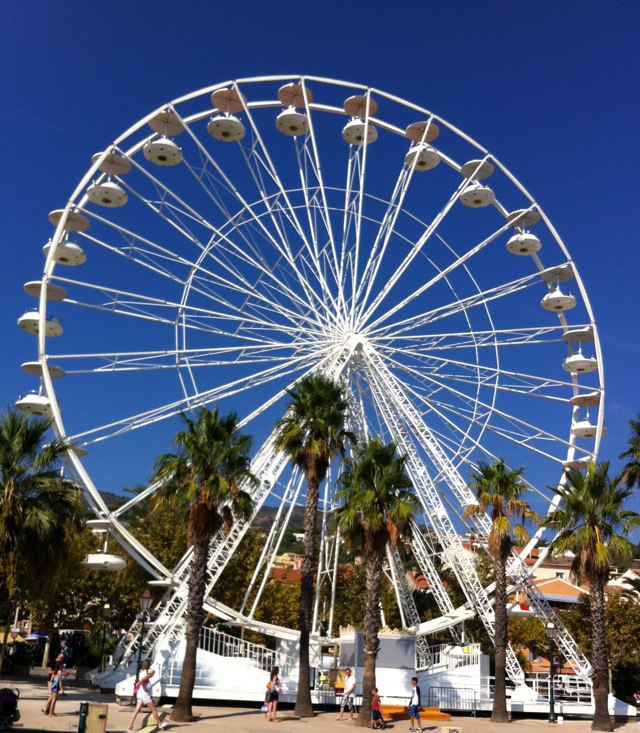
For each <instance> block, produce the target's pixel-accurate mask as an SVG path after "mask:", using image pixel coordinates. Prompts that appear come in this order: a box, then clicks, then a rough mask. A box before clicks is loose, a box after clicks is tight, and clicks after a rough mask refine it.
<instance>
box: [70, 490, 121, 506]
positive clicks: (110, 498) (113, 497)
mask: <svg viewBox="0 0 640 733" xmlns="http://www.w3.org/2000/svg"><path fill="white" fill-rule="evenodd" d="M100 496H101V497H102V499H103V501H104V503H105V504H106V505H107V506H108V507H109V509H117V508H118V507H119V506H122V505H123V504H126V502H128V501H129V499H130V498H132V497H128V496H120V495H119V494H112V493H111V492H110V491H101V492H100ZM82 504H83V506H84V507H86V508H87V509H88V508H89V504H88V502H87V500H86V499H85V497H84V494H83V495H82Z"/></svg>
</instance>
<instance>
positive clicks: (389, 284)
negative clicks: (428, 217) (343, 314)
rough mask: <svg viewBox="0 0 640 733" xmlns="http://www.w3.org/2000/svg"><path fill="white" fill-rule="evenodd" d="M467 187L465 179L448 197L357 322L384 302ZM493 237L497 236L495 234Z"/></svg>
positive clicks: (392, 311) (362, 320) (370, 325)
mask: <svg viewBox="0 0 640 733" xmlns="http://www.w3.org/2000/svg"><path fill="white" fill-rule="evenodd" d="M466 185H467V181H466V179H463V180H462V181H461V183H460V184H459V186H458V187H457V188H456V190H455V191H454V193H453V194H452V195H451V196H450V198H449V200H448V201H447V202H446V204H445V205H444V207H443V208H442V209H441V210H440V212H438V214H437V215H436V216H435V217H434V219H433V221H432V222H431V223H430V224H429V225H428V226H427V228H426V230H425V231H424V232H423V233H422V234H421V235H420V237H419V239H418V240H417V241H416V243H415V244H414V246H413V247H412V248H411V250H410V252H409V254H408V255H407V256H406V257H405V258H404V260H403V261H402V263H401V264H400V265H399V266H398V267H397V269H396V270H395V272H394V273H393V274H392V276H391V277H390V278H388V279H387V280H386V281H385V283H384V284H383V285H382V287H381V288H380V290H379V292H378V294H377V296H376V297H375V298H374V299H373V301H372V302H371V305H370V306H369V307H368V308H367V310H366V311H364V312H361V313H360V316H359V322H360V323H364V324H366V323H367V322H368V321H369V319H370V318H371V317H372V315H373V314H374V313H375V311H376V310H377V308H378V306H379V305H380V304H381V303H382V302H383V301H384V299H385V298H386V297H387V295H388V294H389V293H390V292H391V290H392V289H393V287H394V286H395V284H396V283H397V282H398V280H399V279H400V278H401V277H402V275H403V274H404V273H405V272H406V270H407V268H408V267H409V266H410V265H411V263H412V262H413V260H414V259H415V258H416V257H417V256H418V254H420V252H421V251H422V249H423V248H424V246H425V244H426V243H427V242H428V241H429V239H430V238H431V236H432V235H433V234H434V233H435V231H436V229H437V228H438V226H439V225H440V224H441V223H442V221H443V220H444V218H445V216H446V215H447V214H448V213H449V211H451V208H452V206H453V205H454V204H455V203H456V201H457V200H458V198H459V197H460V194H461V193H462V191H463V190H464V188H465V186H466ZM494 236H498V234H497V233H496V234H495V235H494ZM419 290H424V287H423V288H419ZM418 294H419V293H417V292H416V293H415V294H414V295H413V296H409V298H405V299H404V300H403V302H402V304H401V305H400V306H395V307H394V308H392V309H391V311H390V313H389V314H387V316H388V315H393V313H395V312H396V311H397V310H399V309H400V308H401V307H404V305H406V304H407V303H409V302H411V300H414V299H415V298H416V297H418ZM362 310H363V309H362ZM379 320H380V318H379V319H377V320H376V321H374V322H373V323H372V324H369V326H368V327H369V328H373V327H375V325H377V323H378V321H379Z"/></svg>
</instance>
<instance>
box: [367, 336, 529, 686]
mask: <svg viewBox="0 0 640 733" xmlns="http://www.w3.org/2000/svg"><path fill="white" fill-rule="evenodd" d="M365 349H367V351H366V355H367V357H368V359H369V363H370V365H371V367H372V373H373V374H375V375H376V376H377V379H376V380H375V381H376V384H377V390H375V394H376V399H377V401H378V402H377V403H378V405H379V409H380V410H381V412H382V414H383V415H384V417H385V421H386V422H387V425H389V428H390V429H391V430H392V431H393V432H394V433H395V435H397V436H398V437H397V440H398V446H399V448H400V449H401V450H402V451H404V452H405V453H406V454H407V456H408V461H407V470H408V473H409V475H410V477H411V479H412V481H413V485H414V489H415V491H416V494H417V496H418V498H419V499H420V502H421V504H422V506H423V509H424V512H425V516H426V518H427V520H428V521H429V522H430V524H431V526H432V528H433V530H434V531H435V533H436V535H437V537H438V541H439V542H440V544H441V546H442V547H443V549H444V551H445V553H446V555H447V558H448V561H449V562H450V564H451V566H452V569H453V571H454V573H455V575H456V577H457V578H458V582H459V583H460V586H461V588H462V589H463V591H464V593H465V595H466V596H467V599H468V600H469V602H470V603H471V605H472V607H473V608H474V609H476V611H477V612H478V615H479V616H480V618H481V619H482V621H483V623H484V625H485V628H486V629H487V631H488V632H489V635H490V637H491V638H492V639H493V638H494V634H495V621H494V613H493V608H492V603H491V601H490V600H489V598H488V596H487V593H486V591H485V589H484V588H483V586H482V583H481V582H480V579H479V577H478V575H477V572H476V569H475V567H474V565H473V563H471V562H470V561H469V559H468V558H466V555H465V553H464V549H463V547H462V543H461V542H460V538H459V537H458V533H457V532H456V530H455V527H454V526H453V524H452V522H451V519H450V518H449V515H448V513H447V511H446V509H445V507H444V504H443V503H442V500H441V498H440V495H439V492H438V490H437V488H436V487H435V486H434V485H433V483H432V480H431V478H430V477H429V474H428V472H427V469H426V466H425V465H424V463H423V462H422V460H421V459H420V457H419V455H418V453H417V451H416V448H415V446H414V444H413V442H412V441H411V440H410V439H409V435H408V432H407V430H406V429H402V426H403V423H405V422H409V424H412V423H414V422H415V423H416V424H419V416H417V415H415V414H414V413H416V412H417V411H416V410H415V408H414V406H413V405H412V403H411V402H409V400H408V399H406V397H404V396H403V395H402V392H401V391H400V392H399V391H398V390H399V388H398V385H397V384H396V380H395V379H394V377H393V375H392V374H391V373H390V372H389V371H388V369H386V367H385V366H384V364H383V363H382V361H381V359H380V357H379V356H377V355H376V354H375V353H374V352H373V351H372V350H371V349H369V348H368V345H365ZM401 416H402V417H401ZM425 437H426V436H425ZM436 465H437V464H436ZM507 673H508V675H509V677H510V679H511V680H512V681H513V682H514V683H515V684H516V685H523V684H524V673H523V671H522V669H521V667H520V664H519V663H518V660H517V658H516V656H515V653H514V652H513V649H511V647H509V649H508V651H507Z"/></svg>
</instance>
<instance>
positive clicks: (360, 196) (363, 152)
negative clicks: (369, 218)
mask: <svg viewBox="0 0 640 733" xmlns="http://www.w3.org/2000/svg"><path fill="white" fill-rule="evenodd" d="M364 96H365V104H364V108H365V114H364V136H363V137H364V140H363V142H362V145H360V146H358V151H357V154H358V160H359V166H358V173H359V180H358V193H357V196H356V199H355V201H354V203H355V204H357V208H356V210H355V211H354V216H355V231H354V234H355V247H354V259H353V265H352V267H351V287H350V291H351V307H350V311H351V313H350V319H349V321H350V324H349V325H350V327H351V328H354V327H355V308H356V292H357V289H358V278H359V274H360V267H359V266H360V245H361V240H362V212H363V207H364V199H365V182H366V170H367V154H368V151H369V133H368V130H369V125H370V124H371V111H372V101H373V100H372V99H371V89H367V91H366V93H365V95H364ZM373 111H374V112H375V109H374V110H373ZM354 208H355V207H354Z"/></svg>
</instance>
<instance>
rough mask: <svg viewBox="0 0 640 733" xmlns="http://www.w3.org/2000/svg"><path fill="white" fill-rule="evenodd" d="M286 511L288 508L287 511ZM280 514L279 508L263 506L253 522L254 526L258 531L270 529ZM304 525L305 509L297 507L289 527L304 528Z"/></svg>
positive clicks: (294, 509)
mask: <svg viewBox="0 0 640 733" xmlns="http://www.w3.org/2000/svg"><path fill="white" fill-rule="evenodd" d="M284 511H286V508H285V510H284ZM277 513H278V507H276V506H263V507H262V509H260V511H259V512H258V515H257V516H256V518H255V519H254V520H253V522H252V526H253V527H254V528H257V529H269V527H271V525H272V524H273V523H274V521H275V519H276V514H277ZM303 523H304V507H303V506H296V507H294V508H293V512H292V514H291V521H290V522H289V527H302V525H303Z"/></svg>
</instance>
